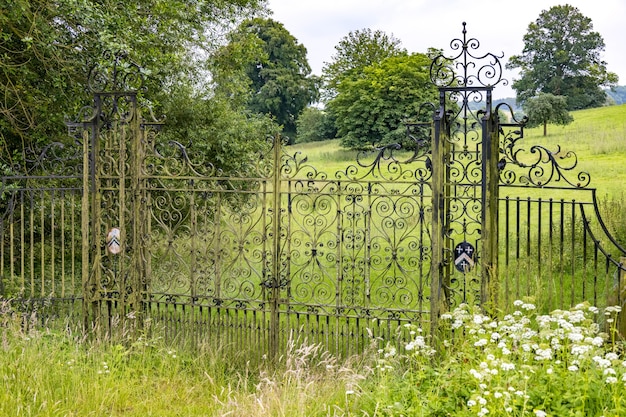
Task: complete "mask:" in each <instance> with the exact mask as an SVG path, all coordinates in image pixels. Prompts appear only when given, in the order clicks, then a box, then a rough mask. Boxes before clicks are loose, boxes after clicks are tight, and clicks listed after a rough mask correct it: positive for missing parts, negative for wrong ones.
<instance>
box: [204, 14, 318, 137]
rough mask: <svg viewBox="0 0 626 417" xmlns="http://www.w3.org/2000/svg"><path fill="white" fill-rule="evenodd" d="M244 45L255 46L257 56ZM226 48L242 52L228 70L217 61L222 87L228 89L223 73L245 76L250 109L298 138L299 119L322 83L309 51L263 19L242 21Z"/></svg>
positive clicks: (279, 24) (282, 30)
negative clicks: (312, 63) (308, 57)
mask: <svg viewBox="0 0 626 417" xmlns="http://www.w3.org/2000/svg"><path fill="white" fill-rule="evenodd" d="M245 45H252V47H253V48H254V51H255V53H254V54H250V53H249V50H248V48H246V47H245ZM225 48H230V49H232V50H237V51H239V52H240V55H239V56H240V59H238V60H235V61H233V62H230V64H229V65H227V66H226V67H224V66H223V64H224V61H223V60H222V61H216V67H217V71H218V72H219V73H220V74H221V75H222V76H220V77H217V78H216V82H217V83H218V84H221V87H219V88H228V86H227V85H226V84H225V83H224V79H223V75H224V74H231V75H232V74H233V73H238V74H240V76H241V75H245V77H246V78H247V80H248V86H249V88H250V92H251V94H249V95H248V99H247V107H248V108H249V109H250V110H251V111H253V112H255V113H263V114H269V115H272V116H273V117H274V118H275V119H276V121H277V122H278V123H279V124H280V125H282V126H283V128H284V132H285V133H286V134H287V135H295V132H296V120H297V118H298V116H299V115H300V113H301V112H302V110H303V109H304V108H305V107H306V106H307V105H309V104H310V103H313V102H314V101H315V100H317V97H318V83H319V82H318V79H317V77H315V76H312V75H311V67H310V66H309V63H308V61H307V59H306V48H305V47H304V46H303V45H302V44H299V43H298V41H297V39H296V38H294V37H293V36H292V35H291V34H290V33H289V32H288V31H287V30H286V29H285V27H284V26H283V24H282V23H279V22H276V21H274V20H272V19H264V18H255V19H249V20H246V21H244V22H242V23H241V25H239V27H238V28H237V30H236V31H235V32H233V33H232V34H231V35H230V38H229V44H228V45H227V46H226V47H225ZM246 51H248V52H246ZM222 52H223V51H222ZM220 66H221V67H220Z"/></svg>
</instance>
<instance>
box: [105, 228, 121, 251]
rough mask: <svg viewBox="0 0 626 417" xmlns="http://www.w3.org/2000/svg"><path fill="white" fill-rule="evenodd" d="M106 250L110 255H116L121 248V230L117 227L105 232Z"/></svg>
mask: <svg viewBox="0 0 626 417" xmlns="http://www.w3.org/2000/svg"><path fill="white" fill-rule="evenodd" d="M106 243H107V250H108V251H109V253H110V254H112V255H117V254H118V253H120V251H121V250H122V232H121V231H120V229H118V228H117V227H114V228H112V229H111V230H109V233H108V234H107V239H106Z"/></svg>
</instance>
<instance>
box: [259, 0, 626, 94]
mask: <svg viewBox="0 0 626 417" xmlns="http://www.w3.org/2000/svg"><path fill="white" fill-rule="evenodd" d="M564 4H570V5H572V6H574V7H577V8H578V10H579V11H580V12H581V13H582V14H583V15H585V16H587V17H589V18H590V19H591V21H592V23H593V28H594V30H595V31H596V32H599V33H600V35H602V37H603V38H604V42H605V45H606V48H605V51H604V55H603V59H604V61H605V62H606V63H607V68H608V70H609V71H611V72H615V73H617V75H618V76H619V84H620V85H626V41H625V39H626V34H625V32H626V30H625V26H626V1H625V0H563V1H557V0H269V7H270V9H271V10H272V11H273V12H274V13H273V15H272V18H273V19H274V20H277V21H279V22H281V23H283V24H284V25H285V27H286V28H287V30H288V31H289V32H290V33H291V34H292V35H293V36H295V37H296V38H297V39H298V42H300V43H301V44H303V45H304V46H305V47H306V48H307V51H308V55H307V57H308V60H309V64H310V65H311V68H312V70H313V73H314V74H317V75H321V72H322V66H323V65H324V62H328V61H330V60H331V58H332V56H333V55H334V53H335V49H334V48H335V45H337V43H338V42H339V40H340V39H341V38H343V37H344V36H346V35H347V34H348V33H349V32H350V31H354V30H358V29H364V28H370V29H372V30H377V29H378V30H382V31H384V32H385V33H387V34H393V35H394V36H395V37H396V38H398V39H400V40H401V41H402V46H403V47H404V48H406V49H407V50H408V51H409V52H426V51H427V49H428V48H429V47H434V48H439V49H443V50H444V52H446V55H449V54H450V52H451V51H450V49H449V45H450V41H451V40H452V39H454V38H460V37H462V34H461V31H462V22H467V36H468V37H473V38H476V39H478V41H479V42H480V49H479V50H478V51H477V52H482V53H487V52H492V53H494V54H498V55H499V54H502V53H504V58H503V59H502V63H503V64H506V62H508V58H509V57H510V56H511V55H516V54H520V53H521V52H522V49H523V47H524V42H523V36H524V34H526V31H527V29H528V25H529V24H530V23H531V22H534V21H535V20H536V19H537V18H538V17H539V14H540V13H541V11H542V10H547V9H549V8H550V7H552V6H556V5H564ZM481 55H482V54H481ZM516 76H517V75H516V73H513V72H511V71H505V73H504V78H507V79H508V80H509V81H510V82H512V81H513V80H514V79H515V78H516ZM510 84H511V83H509V86H507V87H503V86H500V85H499V86H498V87H496V88H495V90H494V96H495V97H496V98H503V97H512V96H514V95H515V94H514V92H513V90H512V89H511V88H510Z"/></svg>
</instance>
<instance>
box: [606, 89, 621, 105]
mask: <svg viewBox="0 0 626 417" xmlns="http://www.w3.org/2000/svg"><path fill="white" fill-rule="evenodd" d="M605 91H606V94H607V95H608V96H609V100H611V101H614V102H615V104H624V103H626V85H620V86H617V87H615V88H614V89H613V90H605Z"/></svg>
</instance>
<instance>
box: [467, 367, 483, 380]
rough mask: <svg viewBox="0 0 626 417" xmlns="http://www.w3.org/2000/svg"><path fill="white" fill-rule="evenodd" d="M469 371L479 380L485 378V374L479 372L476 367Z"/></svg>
mask: <svg viewBox="0 0 626 417" xmlns="http://www.w3.org/2000/svg"><path fill="white" fill-rule="evenodd" d="M469 373H470V375H472V376H473V377H474V378H476V379H477V380H479V381H480V380H482V379H483V374H481V373H480V372H478V371H477V370H476V369H470V370H469Z"/></svg>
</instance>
